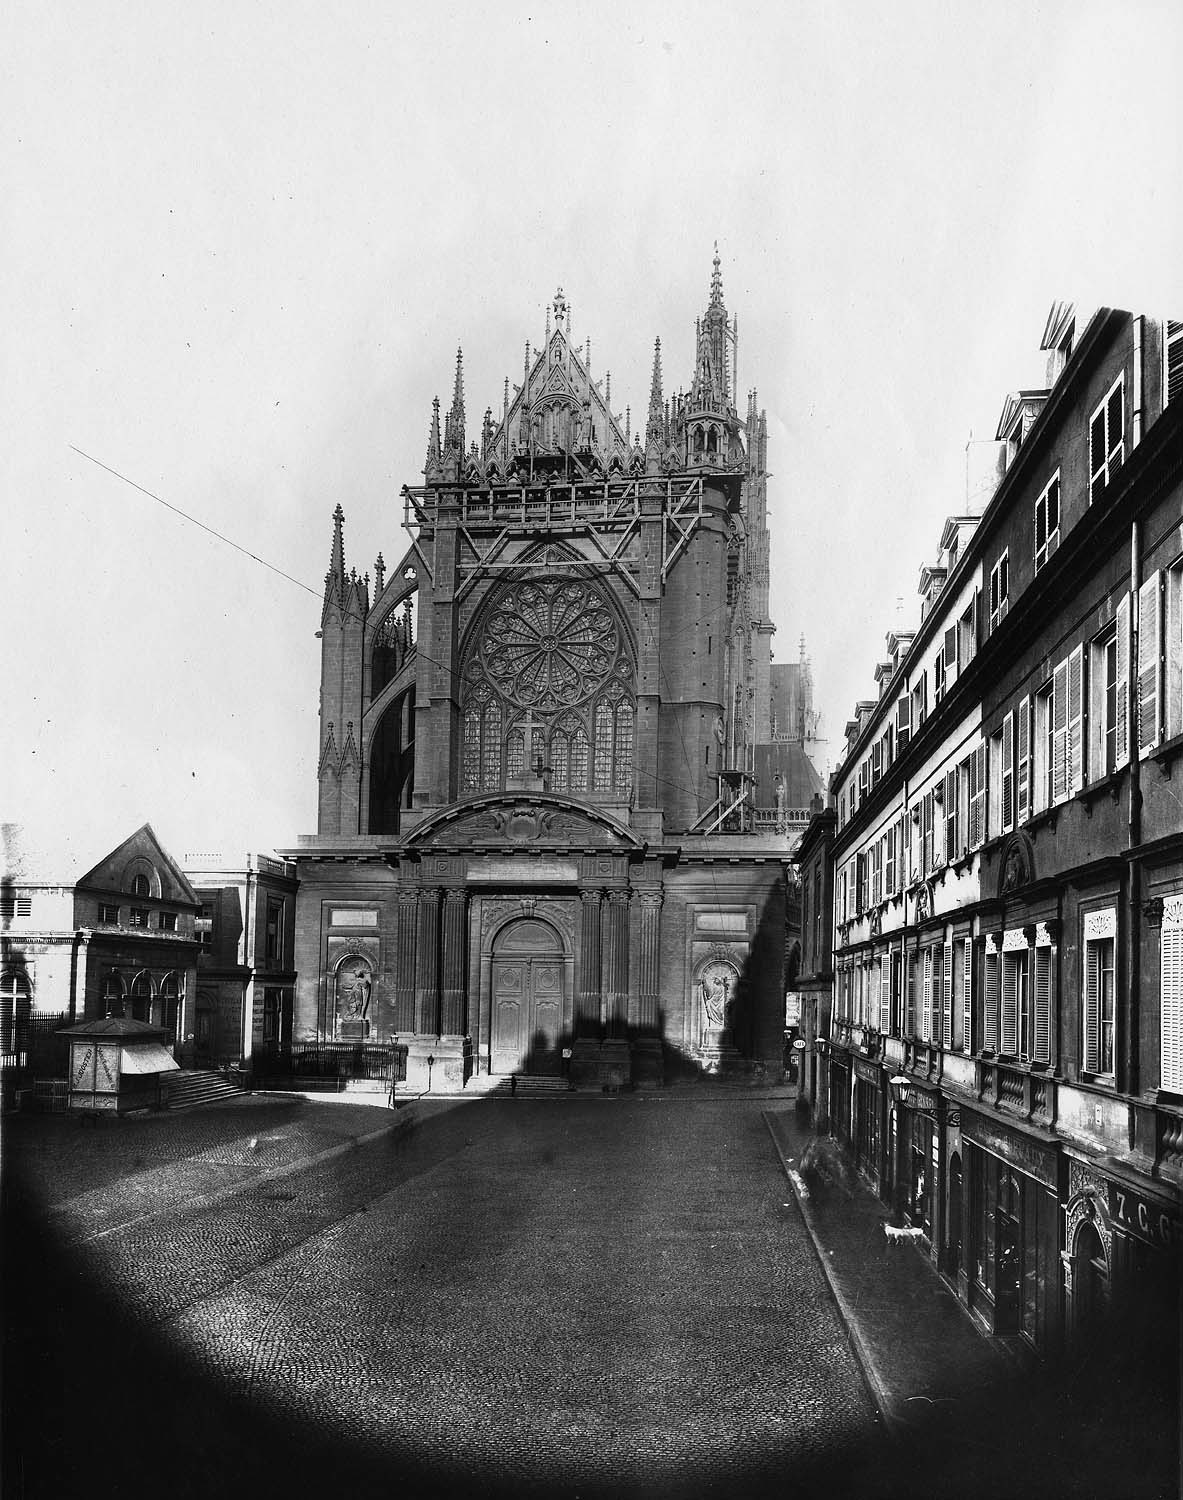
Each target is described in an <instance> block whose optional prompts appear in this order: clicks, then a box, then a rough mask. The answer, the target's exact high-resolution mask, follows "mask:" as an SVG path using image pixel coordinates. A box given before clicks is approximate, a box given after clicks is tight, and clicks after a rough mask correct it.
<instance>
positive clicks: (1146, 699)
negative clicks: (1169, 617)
mask: <svg viewBox="0 0 1183 1500" xmlns="http://www.w3.org/2000/svg"><path fill="white" fill-rule="evenodd" d="M1161 577H1162V575H1161V574H1159V573H1152V574H1151V576H1150V577H1149V578H1148V579H1147V580H1146V582H1145V583H1144V584H1143V585H1142V587H1141V588H1140V589H1139V590H1138V754H1139V755H1140V756H1146V755H1149V754H1150V752H1151V750H1153V749H1154V747H1155V745H1157V744H1158V741H1159V736H1160V734H1161V732H1162V722H1161V710H1160V704H1161V702H1162V695H1161V694H1160V692H1159V683H1158V673H1159V658H1160V654H1161V651H1162V640H1161V635H1162V589H1161Z"/></svg>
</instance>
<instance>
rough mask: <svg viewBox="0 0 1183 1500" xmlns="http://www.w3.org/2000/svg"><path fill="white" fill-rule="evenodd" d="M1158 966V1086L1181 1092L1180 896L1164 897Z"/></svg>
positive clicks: (1182, 908) (1182, 958)
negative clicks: (1159, 1031)
mask: <svg viewBox="0 0 1183 1500" xmlns="http://www.w3.org/2000/svg"><path fill="white" fill-rule="evenodd" d="M1160 966H1161V988H1160V992H1159V1013H1160V1017H1161V1021H1160V1025H1161V1043H1162V1052H1161V1058H1162V1062H1161V1073H1160V1079H1159V1086H1160V1087H1161V1088H1164V1089H1169V1090H1170V1091H1171V1093H1173V1094H1183V896H1168V897H1167V898H1166V899H1165V900H1164V901H1163V913H1162V937H1161V950H1160Z"/></svg>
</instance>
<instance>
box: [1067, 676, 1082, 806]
mask: <svg viewBox="0 0 1183 1500" xmlns="http://www.w3.org/2000/svg"><path fill="white" fill-rule="evenodd" d="M1083 786H1084V647H1083V646H1077V648H1076V650H1075V651H1074V652H1073V653H1072V655H1071V656H1070V657H1069V658H1068V793H1069V795H1070V796H1071V795H1072V794H1074V793H1076V792H1079V791H1080V789H1081V788H1082V787H1083Z"/></svg>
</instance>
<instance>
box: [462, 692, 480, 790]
mask: <svg viewBox="0 0 1183 1500" xmlns="http://www.w3.org/2000/svg"><path fill="white" fill-rule="evenodd" d="M480 786H481V712H480V709H479V708H477V707H476V706H475V705H473V706H472V707H470V708H468V709H466V710H465V714H464V790H465V791H466V792H477V791H479V790H480Z"/></svg>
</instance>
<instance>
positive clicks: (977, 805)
mask: <svg viewBox="0 0 1183 1500" xmlns="http://www.w3.org/2000/svg"><path fill="white" fill-rule="evenodd" d="M966 765H967V766H968V768H969V775H968V794H967V795H968V803H969V847H970V848H971V849H980V848H981V847H982V845H983V844H984V843H985V842H986V746H985V745H979V746H978V748H977V749H976V750H975V751H974V752H973V754H972V755H971V756H970V757H969V759H968V761H967V762H966Z"/></svg>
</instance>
